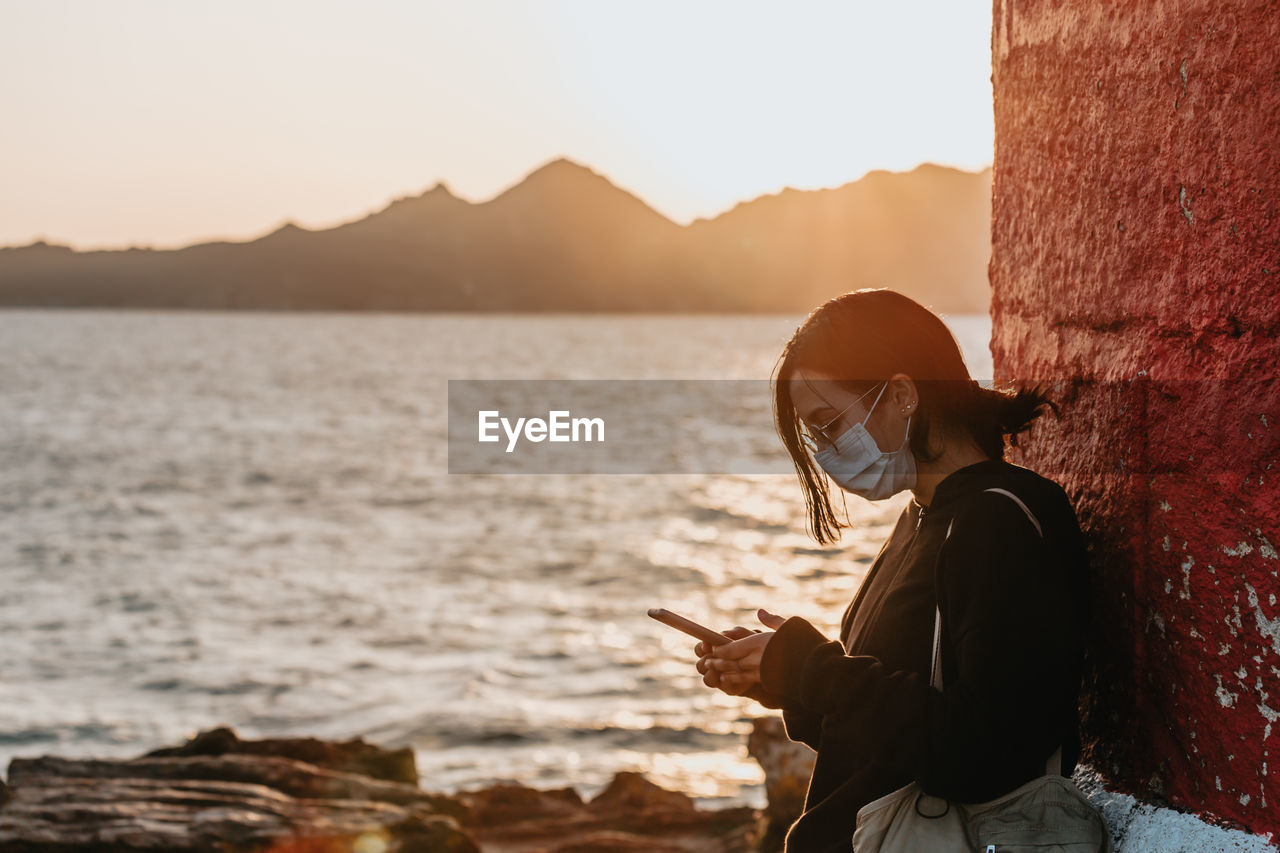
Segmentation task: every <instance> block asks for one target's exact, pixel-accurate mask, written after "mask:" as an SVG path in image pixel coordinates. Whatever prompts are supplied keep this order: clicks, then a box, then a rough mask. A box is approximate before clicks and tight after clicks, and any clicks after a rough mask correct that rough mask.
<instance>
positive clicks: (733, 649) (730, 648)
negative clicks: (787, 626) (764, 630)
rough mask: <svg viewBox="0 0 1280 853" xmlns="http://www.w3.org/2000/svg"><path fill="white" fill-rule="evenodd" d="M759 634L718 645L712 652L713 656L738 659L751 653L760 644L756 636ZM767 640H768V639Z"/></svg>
mask: <svg viewBox="0 0 1280 853" xmlns="http://www.w3.org/2000/svg"><path fill="white" fill-rule="evenodd" d="M758 636H760V635H759V634H752V635H751V636H749V637H744V638H743V639H741V640H734V641H733V642H732V643H725V644H724V645H722V646H716V647H715V649H714V650H713V651H712V652H711V657H713V658H722V659H724V660H737V659H738V658H742V657H746V656H747V655H749V654H751V652H752V650H753V649H755V648H756V647H757V646H759V645H760V641H759V640H757V639H756V638H757V637H758ZM766 642H767V641H766Z"/></svg>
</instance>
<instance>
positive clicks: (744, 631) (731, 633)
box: [720, 625, 756, 640]
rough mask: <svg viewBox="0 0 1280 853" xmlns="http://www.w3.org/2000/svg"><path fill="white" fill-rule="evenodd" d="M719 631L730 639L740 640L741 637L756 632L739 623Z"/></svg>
mask: <svg viewBox="0 0 1280 853" xmlns="http://www.w3.org/2000/svg"><path fill="white" fill-rule="evenodd" d="M720 633H721V634H724V635H725V636H726V637H728V638H729V639H730V640H741V639H742V638H743V637H750V636H751V635H752V634H754V633H756V632H755V631H753V630H751V629H750V628H744V627H742V626H741V625H734V626H733V627H732V628H728V629H726V630H724V631H721V632H720Z"/></svg>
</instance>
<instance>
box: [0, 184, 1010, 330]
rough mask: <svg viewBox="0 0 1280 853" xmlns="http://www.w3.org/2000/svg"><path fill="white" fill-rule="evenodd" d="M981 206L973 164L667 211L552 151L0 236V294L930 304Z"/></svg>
mask: <svg viewBox="0 0 1280 853" xmlns="http://www.w3.org/2000/svg"><path fill="white" fill-rule="evenodd" d="M990 221H991V171H990V169H987V170H985V171H983V172H979V173H970V172H962V171H958V170H955V169H950V168H945V167H941V166H934V165H930V164H926V165H922V166H920V167H918V168H916V169H915V170H913V171H911V172H903V173H890V172H883V171H876V172H870V173H868V174H867V175H865V176H864V177H863V178H861V179H860V180H857V181H854V182H851V183H849V184H846V185H844V186H842V187H839V188H836V189H829V190H813V191H800V190H793V189H786V190H784V191H782V192H781V193H778V194H776V195H767V196H761V197H760V198H757V199H755V200H753V201H749V202H744V203H741V204H739V205H737V206H736V207H734V208H733V209H732V210H729V211H727V212H725V213H723V214H721V215H719V216H717V217H715V218H713V219H700V220H697V221H695V222H693V223H691V224H690V225H687V226H681V225H678V224H676V223H674V222H672V221H671V220H669V219H667V218H666V217H664V216H662V215H661V214H659V213H658V212H657V211H655V210H653V209H652V208H650V207H649V206H648V205H647V204H645V203H644V202H643V201H641V200H640V199H639V198H636V197H635V196H634V195H632V194H630V193H628V192H626V191H625V190H622V189H620V188H618V187H617V186H615V185H614V184H612V183H611V182H610V181H609V180H608V179H607V178H605V177H604V176H602V175H600V174H598V173H596V172H594V171H592V170H591V169H589V168H586V167H585V166H582V165H579V164H577V163H574V162H572V161H570V160H565V159H557V160H553V161H551V162H549V163H547V164H545V165H543V166H541V167H540V168H538V169H536V170H534V171H533V172H531V173H530V174H528V175H527V176H525V178H524V179H523V180H522V181H521V182H519V183H518V184H516V185H514V186H512V187H511V188H509V189H507V190H506V191H504V192H503V193H501V194H500V195H498V196H496V197H494V198H492V199H490V200H488V201H485V202H481V203H472V202H468V201H465V200H464V199H460V198H458V197H457V196H455V195H453V194H452V193H451V192H450V191H449V189H448V188H447V187H446V186H445V185H444V184H442V183H438V184H436V185H435V186H434V187H432V188H431V189H430V190H427V191H425V192H423V193H421V194H420V195H416V196H406V197H403V198H398V199H395V200H394V201H392V202H391V203H390V204H388V205H387V206H386V207H384V208H383V209H382V210H379V211H377V212H376V213H372V214H370V215H368V216H366V217H364V218H362V219H359V220H356V221H353V222H348V223H345V224H342V225H338V226H335V227H332V228H326V229H322V230H315V231H313V230H308V229H305V228H299V227H298V226H297V225H295V224H293V223H286V224H285V225H283V226H281V227H280V228H278V229H276V230H275V231H272V232H271V233H269V234H266V235H265V236H263V237H260V238H258V239H256V240H251V241H247V242H239V243H236V242H225V241H219V242H209V243H199V244H196V245H192V246H187V247H184V248H181V249H169V250H155V249H143V248H129V249H123V250H98V251H87V252H80V251H75V250H72V249H70V248H69V247H66V246H58V245H51V244H49V243H46V242H44V241H38V242H35V243H32V244H30V245H27V246H21V247H13V248H6V249H0V304H3V305H25V306H97V307H151V308H223V309H234V308H245V309H323V310H455V311H783V312H800V311H807V310H809V309H810V308H812V307H814V306H815V305H817V304H818V303H820V302H822V301H824V300H826V299H828V298H829V297H831V296H834V295H836V294H838V293H843V292H845V291H848V290H853V289H856V288H859V287H890V288H893V289H895V290H899V291H901V292H903V293H906V294H907V295H909V296H911V297H913V298H915V299H917V300H918V301H920V302H922V303H924V304H926V305H929V306H931V307H932V308H934V309H935V310H937V311H941V312H957V313H959V312H985V311H986V310H987V306H988V301H989V288H988V285H987V260H988V258H989V255H990Z"/></svg>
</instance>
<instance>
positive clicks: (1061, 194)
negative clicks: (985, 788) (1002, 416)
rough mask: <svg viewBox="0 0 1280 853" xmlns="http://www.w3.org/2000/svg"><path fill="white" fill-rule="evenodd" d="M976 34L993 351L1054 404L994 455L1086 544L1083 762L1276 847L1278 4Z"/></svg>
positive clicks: (1024, 13)
mask: <svg viewBox="0 0 1280 853" xmlns="http://www.w3.org/2000/svg"><path fill="white" fill-rule="evenodd" d="M992 24H993V29H992V62H993V69H994V76H993V80H994V84H995V121H996V152H995V171H994V186H993V190H992V193H993V209H992V239H993V250H992V260H991V266H990V274H991V283H992V287H993V304H992V313H993V319H994V333H993V340H992V350H993V353H994V356H995V364H996V377H997V379H1001V380H1004V379H1015V378H1016V379H1044V380H1047V381H1050V382H1052V383H1054V386H1053V387H1054V389H1055V390H1056V393H1057V397H1058V399H1059V400H1060V401H1061V402H1062V403H1063V404H1064V406H1065V410H1064V416H1063V418H1062V419H1061V421H1059V422H1052V421H1051V422H1049V423H1047V424H1043V425H1041V426H1037V427H1036V430H1035V431H1034V432H1033V433H1032V436H1031V439H1030V441H1029V443H1028V445H1027V447H1026V449H1025V451H1024V452H1023V453H1022V454H1021V456H1017V455H1015V457H1014V458H1015V460H1016V461H1020V462H1022V463H1023V464H1026V465H1029V466H1030V467H1033V468H1036V469H1037V470H1040V471H1042V472H1044V473H1046V474H1049V475H1051V476H1054V477H1055V478H1057V479H1058V480H1059V482H1062V483H1063V485H1064V486H1065V487H1066V488H1067V490H1068V492H1069V493H1070V494H1071V495H1072V497H1073V498H1074V499H1075V501H1076V505H1077V509H1078V511H1079V513H1080V516H1081V519H1082V522H1083V523H1084V525H1085V526H1086V529H1087V532H1088V535H1089V537H1090V543H1091V549H1092V553H1093V559H1094V570H1095V573H1096V591H1097V602H1098V614H1097V623H1096V629H1095V633H1094V638H1093V644H1092V649H1091V666H1092V667H1093V670H1094V673H1093V675H1092V676H1091V683H1090V685H1089V687H1088V692H1087V695H1086V697H1085V699H1084V704H1083V710H1084V712H1085V722H1084V725H1085V735H1086V740H1087V752H1086V756H1085V759H1086V761H1088V762H1089V763H1091V764H1093V765H1094V767H1095V768H1097V769H1098V770H1100V771H1102V772H1103V773H1104V774H1106V775H1108V776H1109V777H1110V778H1111V781H1112V784H1113V786H1114V787H1116V788H1119V789H1121V790H1126V791H1128V792H1130V793H1133V794H1134V795H1136V796H1139V797H1140V798H1142V799H1146V800H1148V801H1155V802H1167V803H1169V804H1172V805H1174V806H1176V807H1178V808H1181V809H1184V810H1191V811H1196V812H1199V813H1201V814H1202V815H1205V816H1206V817H1217V818H1221V819H1224V820H1225V821H1227V822H1236V823H1238V824H1239V825H1242V826H1243V827H1244V828H1247V829H1250V830H1252V831H1254V832H1264V831H1271V832H1275V833H1277V834H1280V784H1277V781H1278V780H1280V602H1278V601H1277V597H1280V580H1278V578H1277V571H1278V570H1280V560H1278V559H1277V547H1278V546H1280V394H1278V393H1277V388H1278V386H1280V382H1277V370H1278V368H1277V364H1278V363H1280V4H1277V3H1275V2H1259V0H1186V2H1157V0H1149V2H1114V3H1111V2H1102V0H1095V2H1083V0H1077V2H1050V1H1049V0H1016V1H1015V0H995V6H994V18H993V22H992ZM1272 750H1275V753H1274V755H1273V754H1272V752H1271V751H1272Z"/></svg>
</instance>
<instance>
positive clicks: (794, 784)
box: [747, 717, 817, 853]
mask: <svg viewBox="0 0 1280 853" xmlns="http://www.w3.org/2000/svg"><path fill="white" fill-rule="evenodd" d="M747 754H748V755H750V756H751V757H752V758H754V759H755V760H756V761H757V762H759V764H760V766H761V767H762V768H764V788H765V796H766V797H767V798H768V805H767V806H766V807H765V810H764V816H763V822H764V826H763V828H762V830H761V833H760V851H761V853H770V851H775V850H781V849H782V839H783V838H784V837H785V836H786V834H787V829H788V828H789V827H790V826H791V824H792V823H794V822H795V820H796V818H798V817H799V816H800V813H801V812H802V811H804V797H805V793H806V792H807V791H808V790H809V777H810V776H811V775H812V774H813V762H814V759H815V758H816V757H817V753H815V752H814V751H813V750H812V749H810V748H809V747H808V746H806V745H805V744H803V743H796V742H795V741H792V740H790V739H789V738H788V737H787V733H786V730H785V729H784V728H783V725H782V719H781V718H780V717H760V718H757V719H756V720H754V721H753V723H752V726H751V734H750V735H749V736H748V737H747Z"/></svg>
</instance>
